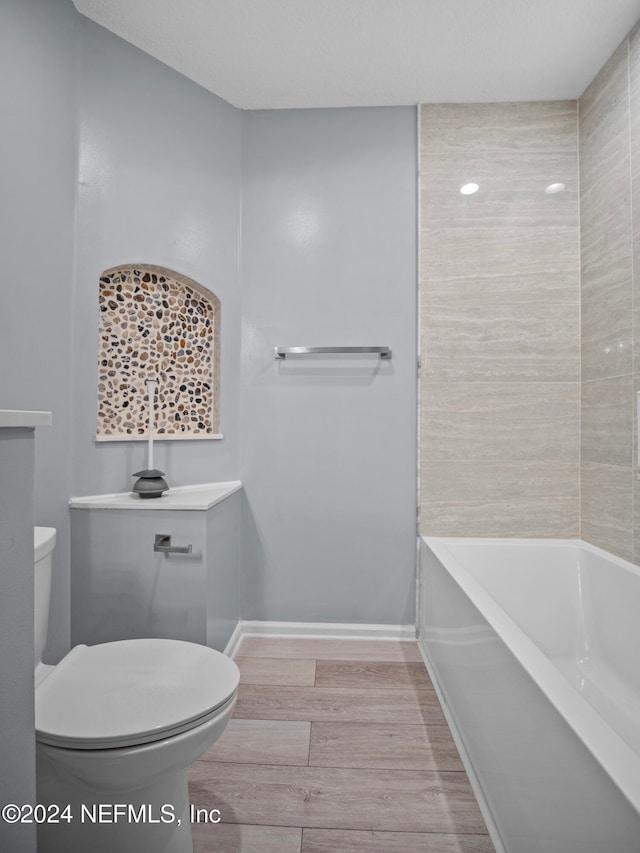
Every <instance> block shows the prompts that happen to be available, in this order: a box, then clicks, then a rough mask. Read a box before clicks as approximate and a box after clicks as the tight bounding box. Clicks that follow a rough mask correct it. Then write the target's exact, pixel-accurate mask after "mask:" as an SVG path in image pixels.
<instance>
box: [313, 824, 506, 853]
mask: <svg viewBox="0 0 640 853" xmlns="http://www.w3.org/2000/svg"><path fill="white" fill-rule="evenodd" d="M301 853H495V848H494V846H493V844H492V843H491V839H490V838H489V837H488V836H487V835H442V834H440V833H432V832H428V833H427V832H425V833H423V832H420V833H417V832H359V831H357V830H353V829H347V830H344V829H304V830H303V831H302V851H301Z"/></svg>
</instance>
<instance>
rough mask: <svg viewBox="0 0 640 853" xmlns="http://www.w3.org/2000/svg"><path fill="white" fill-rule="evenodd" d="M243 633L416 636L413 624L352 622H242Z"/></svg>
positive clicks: (373, 637) (364, 637) (367, 637)
mask: <svg viewBox="0 0 640 853" xmlns="http://www.w3.org/2000/svg"><path fill="white" fill-rule="evenodd" d="M239 624H240V628H241V636H242V637H316V638H323V637H324V638H329V637H334V638H342V639H359V640H415V638H416V629H415V625H369V624H360V623H351V622H245V621H241V622H240V623H239Z"/></svg>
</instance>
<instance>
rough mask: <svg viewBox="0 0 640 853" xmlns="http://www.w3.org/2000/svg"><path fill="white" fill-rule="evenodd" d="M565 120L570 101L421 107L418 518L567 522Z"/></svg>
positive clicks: (520, 525)
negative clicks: (557, 189) (468, 189)
mask: <svg viewBox="0 0 640 853" xmlns="http://www.w3.org/2000/svg"><path fill="white" fill-rule="evenodd" d="M576 130H577V105H576V103H575V102H564V103H549V104H461V105H450V104H438V105H429V106H425V107H422V109H421V152H420V156H421V258H420V261H421V291H420V295H421V318H420V323H421V346H422V352H423V367H422V380H421V415H420V420H421V446H420V458H421V490H422V498H421V499H422V503H423V506H422V512H421V524H422V532H423V533H431V534H433V535H480V536H482V535H497V536H500V535H505V536H513V535H519V536H525V535H533V536H547V535H551V536H563V535H576V533H577V530H578V459H579V418H580V400H579V381H580V312H579V307H578V306H579V303H580V292H579V273H580V263H579V231H578V223H579V217H578V193H577V190H578V162H577V145H578V141H577V133H576ZM472 177H475V178H476V179H477V180H478V182H479V183H480V185H481V190H480V192H478V193H477V194H476V195H474V196H470V197H466V198H465V197H463V196H461V195H460V194H459V192H458V190H459V187H460V185H461V183H463V182H464V181H465V180H470V179H471V178H472ZM556 181H562V182H563V183H565V184H566V187H567V189H566V191H565V192H563V193H560V194H558V195H555V196H554V195H548V194H546V193H545V192H544V189H545V187H546V186H547V185H548V184H549V183H551V182H556Z"/></svg>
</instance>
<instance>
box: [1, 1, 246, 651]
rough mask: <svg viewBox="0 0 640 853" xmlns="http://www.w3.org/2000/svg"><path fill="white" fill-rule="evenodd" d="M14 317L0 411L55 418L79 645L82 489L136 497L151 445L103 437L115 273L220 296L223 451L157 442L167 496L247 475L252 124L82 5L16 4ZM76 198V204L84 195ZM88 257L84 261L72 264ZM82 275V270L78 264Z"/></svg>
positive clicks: (45, 487)
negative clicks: (107, 322) (245, 311)
mask: <svg viewBox="0 0 640 853" xmlns="http://www.w3.org/2000/svg"><path fill="white" fill-rule="evenodd" d="M0 29H1V33H0V45H1V46H2V56H3V59H2V61H3V66H4V67H5V73H4V74H3V75H2V82H0V87H2V88H3V90H4V91H3V104H6V105H7V111H8V113H7V114H5V118H6V124H5V127H6V132H3V134H2V158H3V162H4V163H6V164H11V165H10V167H9V168H5V169H3V170H2V181H3V185H2V196H3V198H5V199H11V205H6V206H5V207H4V208H3V214H2V215H3V237H4V240H3V262H4V266H3V273H2V276H3V288H4V292H5V293H6V294H10V300H11V305H12V308H13V310H12V311H11V313H9V312H4V313H3V315H2V316H3V320H2V334H1V335H0V355H1V356H2V362H3V364H5V365H15V369H13V370H8V369H5V370H3V371H2V375H1V378H0V399H1V401H2V406H3V407H4V408H17V409H45V410H51V411H52V412H53V423H54V426H53V427H52V428H51V429H50V430H48V431H44V432H43V433H42V435H40V434H38V438H37V443H36V507H35V517H36V522H37V523H39V524H44V525H52V526H55V527H56V528H57V529H58V544H57V546H56V551H55V560H54V581H53V593H52V607H51V622H50V631H49V645H48V648H47V652H46V655H45V658H46V659H47V660H49V661H55V660H58V659H59V658H60V657H61V656H62V655H63V654H64V653H65V652H66V651H67V649H68V647H69V622H70V612H69V583H70V582H69V512H68V507H67V502H68V499H69V497H70V496H71V495H72V494H76V495H77V494H88V493H89V494H91V493H99V492H108V491H120V490H124V489H127V488H128V487H129V486H130V485H131V483H132V480H131V477H130V474H131V472H133V471H137V470H138V469H140V468H143V467H145V456H144V452H145V451H144V446H143V443H140V444H136V445H132V444H126V445H122V444H120V445H114V444H108V445H106V444H100V445H96V444H95V442H94V436H95V416H96V373H97V365H96V358H97V356H96V353H97V328H98V309H97V293H98V278H99V275H100V273H101V272H102V271H103V270H104V269H106V268H108V267H110V266H113V265H115V264H117V263H120V262H127V261H141V262H142V261H148V262H152V263H157V264H161V265H165V266H168V267H170V268H171V269H174V270H177V271H179V272H182V273H184V274H186V275H187V276H189V277H191V278H193V279H195V280H197V281H199V282H200V283H202V284H204V285H205V286H206V287H209V288H210V289H211V290H213V291H214V292H215V293H216V295H217V296H218V297H219V298H220V300H221V302H222V318H223V332H222V357H221V362H222V381H221V384H222V389H221V395H222V401H221V416H222V429H223V432H225V433H226V436H225V438H224V439H223V440H222V441H217V442H213V441H204V442H202V441H198V442H193V443H188V442H180V443H179V444H158V447H157V451H156V459H157V464H158V466H159V467H161V468H162V469H163V470H165V471H166V472H167V479H168V481H169V482H170V484H173V485H179V484H184V483H188V482H205V481H209V480H225V479H234V478H235V477H237V435H238V424H237V413H238V391H237V389H238V386H239V363H240V356H239V352H240V325H239V322H240V321H239V295H238V269H237V267H238V226H239V202H240V160H241V113H240V112H239V111H238V110H236V109H234V108H233V107H231V106H229V105H228V104H226V103H224V102H223V101H221V100H220V99H219V98H216V97H215V96H214V95H212V94H210V93H209V92H206V91H205V90H203V89H201V88H200V87H198V86H196V85H194V84H193V83H191V82H189V81H187V80H186V79H185V78H183V77H182V76H181V75H179V74H177V73H176V72H174V71H172V70H170V69H168V68H167V67H166V66H164V65H162V64H161V63H159V62H157V61H156V60H154V59H152V58H151V57H149V56H147V55H146V54H144V53H142V52H141V51H139V50H137V49H136V48H134V47H132V46H131V45H129V44H127V43H126V42H124V41H122V40H120V39H118V38H116V37H115V36H113V35H112V34H111V33H109V32H107V31H106V30H104V29H102V28H101V27H99V26H97V25H95V24H93V23H92V22H90V21H88V20H86V19H84V18H81V16H80V15H78V14H77V13H76V12H75V10H74V8H73V6H72V4H71V2H70V0H52V2H46V3H45V2H30V3H20V2H10V3H8V4H4V5H3V8H2V27H0ZM76 190H77V198H76ZM74 248H75V257H74ZM74 264H75V270H74Z"/></svg>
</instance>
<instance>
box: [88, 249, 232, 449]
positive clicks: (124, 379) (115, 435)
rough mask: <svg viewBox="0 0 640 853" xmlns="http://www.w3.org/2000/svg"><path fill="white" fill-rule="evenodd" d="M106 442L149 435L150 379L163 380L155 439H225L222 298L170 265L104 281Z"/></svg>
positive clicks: (102, 415)
mask: <svg viewBox="0 0 640 853" xmlns="http://www.w3.org/2000/svg"><path fill="white" fill-rule="evenodd" d="M98 301H99V307H100V331H99V340H98V426H97V435H96V438H97V440H98V441H136V440H144V439H146V438H147V436H148V434H149V431H148V430H149V424H148V420H149V409H148V400H147V389H146V386H145V379H157V380H158V391H157V394H156V400H155V429H154V436H155V437H156V438H159V439H167V440H172V439H173V440H175V439H201V438H222V436H221V435H220V413H219V397H220V395H219V391H220V300H219V299H218V297H217V296H215V295H214V294H213V293H211V292H210V291H209V290H207V289H206V288H204V287H202V285H200V284H198V283H197V282H195V281H192V280H191V279H190V278H187V277H186V276H183V275H181V274H180V273H176V272H173V271H172V270H168V269H165V268H163V267H157V266H148V265H135V266H134V265H131V266H121V267H114V268H112V269H109V270H105V272H104V273H103V274H102V275H101V276H100V288H99V296H98Z"/></svg>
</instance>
